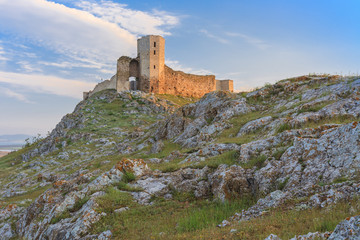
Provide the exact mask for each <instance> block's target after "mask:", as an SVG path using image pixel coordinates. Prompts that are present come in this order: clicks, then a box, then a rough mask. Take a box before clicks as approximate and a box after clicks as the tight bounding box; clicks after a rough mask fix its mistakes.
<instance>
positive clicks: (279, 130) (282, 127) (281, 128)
mask: <svg viewBox="0 0 360 240" xmlns="http://www.w3.org/2000/svg"><path fill="white" fill-rule="evenodd" d="M290 129H292V127H291V126H290V125H289V124H288V123H283V124H281V125H280V126H278V127H277V128H276V130H275V134H279V133H282V132H284V131H286V130H290Z"/></svg>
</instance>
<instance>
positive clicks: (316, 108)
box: [297, 101, 334, 114]
mask: <svg viewBox="0 0 360 240" xmlns="http://www.w3.org/2000/svg"><path fill="white" fill-rule="evenodd" d="M332 103H334V101H325V102H319V103H316V104H314V105H312V106H303V107H301V108H300V109H299V110H298V111H297V112H298V113H299V114H300V113H303V112H317V111H319V110H321V109H322V108H324V107H326V106H327V105H330V104H332Z"/></svg>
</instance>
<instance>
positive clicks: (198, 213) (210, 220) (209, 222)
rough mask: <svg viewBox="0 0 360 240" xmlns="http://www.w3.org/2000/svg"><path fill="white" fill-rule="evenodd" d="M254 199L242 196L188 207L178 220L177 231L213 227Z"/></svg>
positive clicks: (248, 204) (191, 230)
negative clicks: (231, 199)
mask: <svg viewBox="0 0 360 240" xmlns="http://www.w3.org/2000/svg"><path fill="white" fill-rule="evenodd" d="M253 202H254V201H253V200H252V199H251V198H242V199H237V200H233V201H230V202H228V201H225V202H224V203H222V202H218V201H215V202H204V204H203V205H200V206H198V207H196V208H195V209H194V208H191V209H188V210H187V211H186V213H185V214H184V216H183V217H182V218H180V219H179V221H178V225H177V226H178V228H177V229H178V231H179V232H180V233H181V232H193V231H197V230H201V229H204V228H208V227H215V226H216V225H217V224H219V223H221V222H222V220H224V219H227V218H228V217H230V216H232V215H233V214H234V213H235V212H240V211H241V210H242V209H246V208H248V207H249V206H250V205H251V204H252V203H253Z"/></svg>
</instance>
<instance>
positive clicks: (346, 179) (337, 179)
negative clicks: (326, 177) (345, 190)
mask: <svg viewBox="0 0 360 240" xmlns="http://www.w3.org/2000/svg"><path fill="white" fill-rule="evenodd" d="M346 181H349V179H348V178H347V177H339V178H336V179H334V181H333V183H343V182H346Z"/></svg>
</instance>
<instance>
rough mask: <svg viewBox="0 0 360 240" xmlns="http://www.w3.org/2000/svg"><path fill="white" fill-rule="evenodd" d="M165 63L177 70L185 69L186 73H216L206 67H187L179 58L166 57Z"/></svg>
mask: <svg viewBox="0 0 360 240" xmlns="http://www.w3.org/2000/svg"><path fill="white" fill-rule="evenodd" d="M165 63H166V65H168V66H169V67H171V68H172V69H174V70H175V71H183V72H185V73H191V74H197V75H214V73H213V72H211V71H209V70H206V69H193V68H191V67H185V66H183V65H182V64H180V62H179V61H177V60H170V59H166V60H165Z"/></svg>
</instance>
